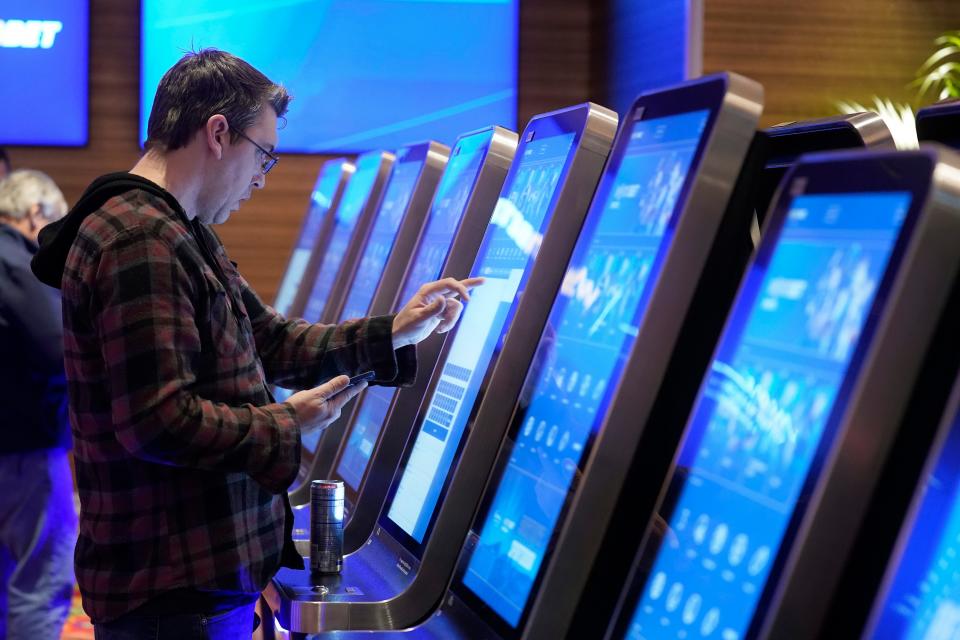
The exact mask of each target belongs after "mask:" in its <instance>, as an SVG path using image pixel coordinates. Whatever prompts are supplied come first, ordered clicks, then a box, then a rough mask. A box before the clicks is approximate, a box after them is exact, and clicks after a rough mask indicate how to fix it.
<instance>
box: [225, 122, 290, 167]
mask: <svg viewBox="0 0 960 640" xmlns="http://www.w3.org/2000/svg"><path fill="white" fill-rule="evenodd" d="M234 132H235V133H236V134H237V135H238V136H240V137H241V138H243V139H244V140H246V141H247V142H249V143H250V144H252V145H253V146H255V147H256V148H257V150H258V151H259V152H260V173H261V175H267V174H268V173H270V169H273V167H274V166H276V164H277V163H278V162H280V157H279V156H277V155H276V154H273V153H270V152H269V151H267V150H266V149H264V148H263V147H261V146H260V145H258V144H257V143H256V142H254V141H253V140H251V139H250V138H248V137H247V135H246V134H245V133H244V132H243V131H240V129H236V128H235V129H234Z"/></svg>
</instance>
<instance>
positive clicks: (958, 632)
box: [871, 416, 960, 640]
mask: <svg viewBox="0 0 960 640" xmlns="http://www.w3.org/2000/svg"><path fill="white" fill-rule="evenodd" d="M922 495H923V501H922V502H921V503H920V507H919V510H918V511H917V516H916V520H915V521H914V523H913V527H912V529H911V530H910V532H909V535H908V537H907V543H906V546H905V547H904V551H903V555H902V557H901V558H900V560H899V563H898V564H897V565H896V573H895V574H894V576H893V580H892V582H891V585H890V590H889V591H888V593H887V594H886V596H885V597H884V599H883V602H882V608H881V609H880V611H879V617H878V619H877V624H876V627H875V628H874V629H873V633H872V635H871V637H873V638H898V639H904V640H906V639H910V640H914V639H916V640H926V639H933V638H957V637H960V582H958V576H960V416H953V425H952V426H951V429H950V433H949V434H948V436H947V440H946V442H945V443H944V447H943V450H942V451H941V452H940V454H939V458H938V459H937V462H936V466H935V467H934V469H933V473H931V474H930V476H929V477H928V478H926V484H925V486H924V487H923V494H922Z"/></svg>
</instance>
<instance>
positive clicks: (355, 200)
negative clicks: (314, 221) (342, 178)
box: [303, 153, 380, 322]
mask: <svg viewBox="0 0 960 640" xmlns="http://www.w3.org/2000/svg"><path fill="white" fill-rule="evenodd" d="M379 169H380V154H379V153H374V154H371V155H369V156H366V157H364V158H362V159H361V160H360V161H359V162H358V163H357V171H356V173H354V175H353V177H352V178H350V182H349V183H348V184H347V188H346V190H345V191H344V193H343V196H342V197H341V198H340V206H339V207H337V217H336V219H335V220H334V224H333V233H332V234H331V236H330V244H329V245H328V246H327V251H326V253H324V254H323V261H322V262H321V263H320V269H319V270H318V271H317V278H316V280H314V283H313V288H312V289H311V290H310V297H309V298H308V299H307V306H306V309H305V310H304V313H303V317H304V318H306V319H307V320H309V321H311V322H316V321H317V320H319V319H320V316H322V315H323V308H324V307H325V306H327V299H328V298H329V297H330V293H331V292H332V290H333V284H334V282H335V281H336V279H337V272H338V271H339V270H340V264H341V263H342V262H343V259H344V256H346V255H347V248H348V247H349V246H350V238H351V237H352V236H353V230H354V228H355V227H356V226H357V220H358V219H359V218H360V214H361V213H362V212H363V207H364V205H366V204H367V199H368V198H369V197H370V190H371V189H372V188H373V183H374V181H376V179H377V171H379Z"/></svg>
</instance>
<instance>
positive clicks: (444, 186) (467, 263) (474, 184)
mask: <svg viewBox="0 0 960 640" xmlns="http://www.w3.org/2000/svg"><path fill="white" fill-rule="evenodd" d="M516 148H517V134H516V133H515V132H513V131H509V130H507V129H504V128H502V127H498V126H493V127H487V128H485V129H481V130H479V131H474V132H470V133H466V134H463V135H462V136H460V137H459V138H458V139H457V141H456V143H455V144H454V147H453V150H452V151H451V153H450V160H449V162H448V163H447V168H446V170H445V171H444V174H443V177H442V178H441V180H440V184H439V185H438V186H437V190H436V195H435V196H434V199H433V203H432V205H431V208H430V211H429V213H428V220H427V221H426V223H425V225H424V229H423V233H422V234H421V236H420V239H419V241H418V243H417V246H416V249H415V250H414V251H413V252H411V259H410V263H409V266H408V267H407V270H406V273H405V274H402V275H403V283H402V286H401V287H400V292H401V293H400V295H399V296H397V295H393V296H388V298H389V299H381V298H380V295H379V294H378V296H377V297H378V299H377V300H375V301H374V304H373V308H372V313H389V312H390V311H391V310H392V311H397V310H399V308H400V307H401V306H402V305H404V304H405V303H406V302H407V301H408V300H410V299H411V298H412V297H413V295H414V294H415V293H416V291H417V289H418V288H419V287H420V286H421V285H422V284H423V283H425V282H430V281H433V280H436V279H437V278H439V277H441V274H442V276H443V277H453V278H456V279H462V278H464V277H465V276H466V274H467V273H468V272H469V269H470V267H471V265H472V264H473V260H474V258H475V257H476V254H477V249H478V248H479V246H480V241H481V240H482V239H483V235H484V232H485V231H486V228H487V224H488V223H489V221H490V213H491V212H492V211H493V209H494V206H495V205H496V202H497V196H498V195H499V193H500V189H501V188H502V187H503V181H504V179H505V178H506V175H507V171H508V170H509V169H510V163H511V162H512V161H513V156H514V153H515V152H516ZM444 338H445V335H435V336H432V337H430V338H428V339H427V340H426V341H424V342H422V343H420V344H419V345H417V381H416V382H415V383H414V384H413V385H412V386H411V387H409V388H404V389H397V388H393V387H370V388H369V389H367V390H366V391H365V392H364V393H363V394H362V395H361V396H359V397H358V398H357V399H356V400H355V402H356V410H355V411H354V412H353V418H352V420H351V421H350V423H349V426H348V427H347V430H346V435H345V436H344V437H343V438H342V439H341V442H342V444H341V447H340V451H339V452H338V453H337V457H336V459H335V460H334V463H333V465H332V466H331V467H329V468H327V469H324V470H320V469H319V467H315V469H314V472H313V473H312V474H311V476H312V477H313V478H332V479H337V480H342V481H343V482H344V493H345V496H344V498H345V502H344V519H345V521H346V522H348V523H352V522H353V518H354V517H355V516H356V515H357V511H356V510H355V509H354V507H355V506H356V507H357V508H358V509H359V506H360V505H361V503H362V501H361V499H360V496H361V494H363V493H367V489H368V486H367V482H366V480H367V467H368V465H369V464H370V461H371V459H372V458H373V457H374V456H376V460H378V461H379V462H378V463H375V464H373V465H372V467H375V468H377V469H379V471H378V472H377V473H376V474H374V475H373V476H371V478H370V486H369V493H368V495H367V498H366V501H365V502H363V504H364V505H366V504H368V503H369V502H370V499H371V497H372V495H373V494H374V493H379V495H380V500H379V502H377V503H376V505H375V507H374V508H372V509H371V508H369V507H368V508H366V509H365V512H366V511H375V513H373V514H372V515H366V516H360V517H359V519H358V523H359V521H360V520H362V519H363V518H364V517H366V518H367V519H368V520H372V521H373V522H376V519H377V516H379V515H380V507H381V505H382V504H383V495H384V494H385V493H386V487H389V485H390V479H391V478H392V477H393V472H394V469H395V467H396V460H397V458H398V457H399V451H402V448H403V444H404V442H406V437H407V434H408V432H409V425H410V423H412V421H413V419H414V418H415V417H416V411H417V410H418V409H419V408H420V402H421V401H422V400H423V395H424V393H425V391H426V384H427V382H429V380H430V376H431V374H432V373H433V369H434V367H435V366H436V362H437V357H438V356H439V353H440V348H441V347H442V346H443V340H444ZM391 422H392V424H394V427H393V428H392V430H391V429H388V428H384V427H386V425H387V424H388V423H391ZM397 425H403V426H405V427H406V429H403V428H401V427H400V426H397ZM381 431H385V432H386V433H389V434H390V435H389V436H385V437H386V440H387V441H386V442H385V443H383V446H381V441H380V437H379V436H380V433H381ZM388 458H389V459H392V462H390V461H388ZM378 487H379V488H378ZM291 500H292V501H293V502H294V504H298V503H306V502H307V495H306V490H304V495H302V496H291ZM307 515H308V514H307V512H306V510H298V511H297V512H296V516H297V521H298V526H297V527H296V528H297V529H299V530H301V531H299V532H295V538H306V537H307V536H308V533H309V531H308V525H309V521H308V520H309V519H308V517H307ZM301 521H302V522H301ZM351 526H352V525H351V524H348V525H347V527H348V531H347V532H345V545H344V548H345V549H346V550H350V551H352V550H354V549H355V548H356V547H359V544H357V545H356V547H351V546H350V543H349V539H350V534H349V530H350V529H349V528H350V527H351ZM355 529H356V526H354V530H355ZM371 531H372V526H371V525H368V526H367V528H366V535H365V536H364V537H363V539H362V540H360V543H363V542H365V541H366V539H367V537H369V534H370V532H371Z"/></svg>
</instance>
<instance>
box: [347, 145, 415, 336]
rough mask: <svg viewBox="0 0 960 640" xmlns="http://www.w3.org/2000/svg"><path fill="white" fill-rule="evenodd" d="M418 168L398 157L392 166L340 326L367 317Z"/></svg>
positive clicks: (398, 229) (401, 220) (413, 163)
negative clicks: (345, 321) (391, 172)
mask: <svg viewBox="0 0 960 640" xmlns="http://www.w3.org/2000/svg"><path fill="white" fill-rule="evenodd" d="M422 167H423V162H401V161H400V159H399V157H398V162H397V164H394V165H393V175H392V176H391V177H390V182H389V183H388V184H387V191H386V194H385V195H384V196H383V200H382V202H381V203H380V208H379V209H378V210H377V214H376V219H375V220H374V222H373V229H372V230H371V231H370V237H369V238H368V239H367V244H366V246H364V248H363V253H362V254H361V257H360V264H359V266H358V267H357V274H356V275H355V276H354V278H353V282H352V283H351V284H350V293H349V294H348V295H347V301H346V303H344V307H343V313H341V314H340V321H341V322H343V321H344V320H350V319H351V318H363V317H366V316H367V314H368V312H369V310H370V303H371V302H373V296H374V294H376V292H377V285H379V284H380V276H382V275H383V268H384V267H385V266H386V264H387V260H389V259H390V252H391V251H392V250H393V243H394V241H395V240H396V239H397V233H399V232H400V225H401V224H403V215H404V213H405V212H406V210H407V203H409V202H410V197H411V196H412V195H413V188H414V186H416V184H417V177H418V176H419V175H420V169H421V168H422Z"/></svg>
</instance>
